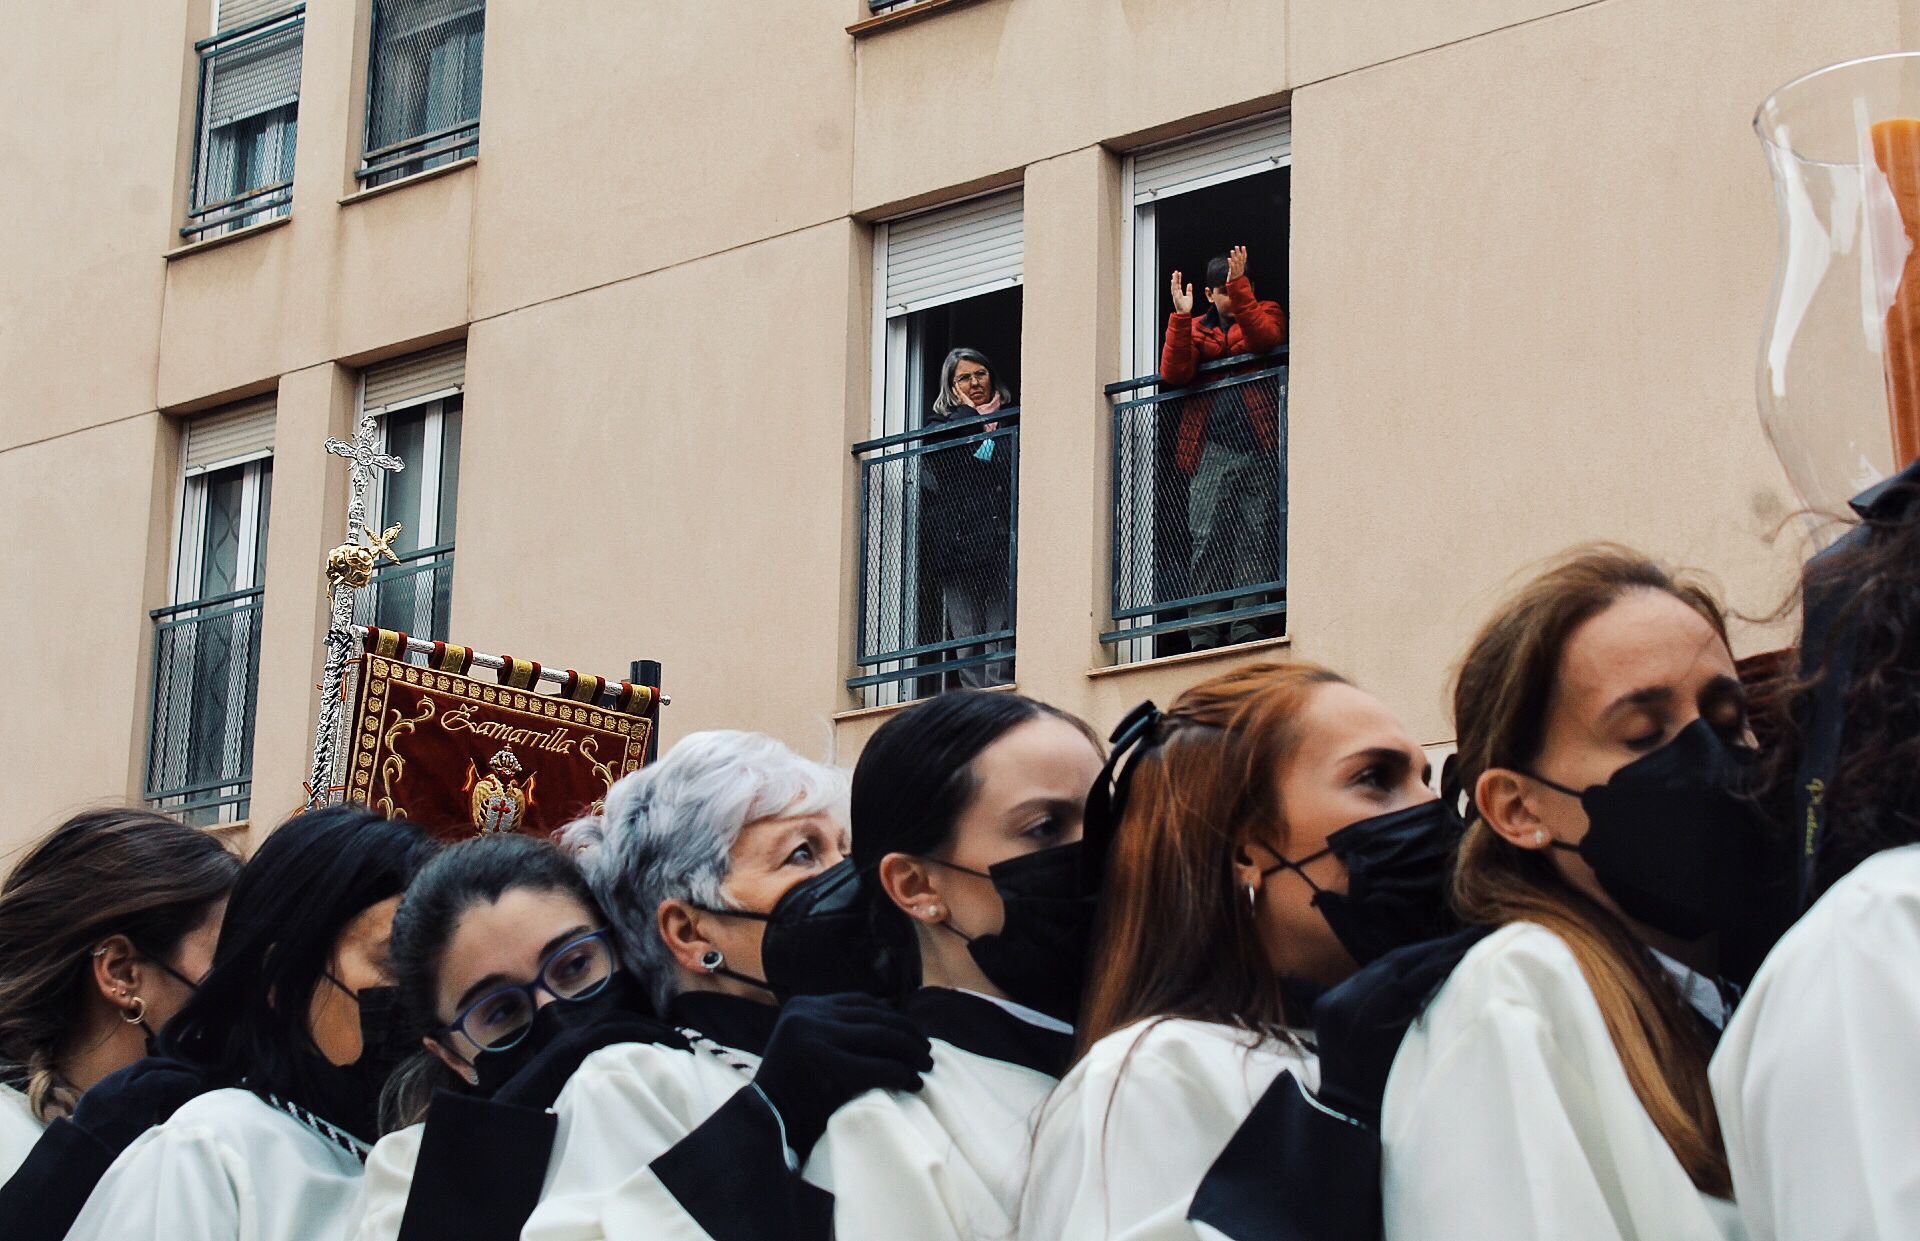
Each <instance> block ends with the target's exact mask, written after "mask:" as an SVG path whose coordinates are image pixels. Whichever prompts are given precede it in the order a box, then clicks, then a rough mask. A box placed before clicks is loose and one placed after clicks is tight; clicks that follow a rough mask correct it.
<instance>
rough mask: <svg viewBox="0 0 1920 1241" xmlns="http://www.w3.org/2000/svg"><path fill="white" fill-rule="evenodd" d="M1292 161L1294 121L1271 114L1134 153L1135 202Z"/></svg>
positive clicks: (1199, 187)
mask: <svg viewBox="0 0 1920 1241" xmlns="http://www.w3.org/2000/svg"><path fill="white" fill-rule="evenodd" d="M1292 160H1293V122H1292V120H1291V119H1290V118H1289V116H1288V115H1287V113H1285V112H1270V113H1268V114H1267V115H1265V116H1257V117H1254V118H1253V119H1252V120H1250V121H1239V122H1236V123H1235V124H1232V125H1223V126H1221V127H1220V128H1219V129H1210V130H1208V131H1207V132H1206V133H1203V134H1198V135H1196V136H1194V137H1191V138H1183V139H1181V140H1180V141H1178V142H1170V143H1168V144H1166V145H1165V146H1157V147H1150V148H1148V149H1147V150H1144V151H1141V152H1140V153H1139V154H1137V155H1135V156H1134V157H1133V203H1134V205H1135V206H1136V207H1137V206H1140V205H1141V204H1143V203H1149V202H1152V201H1153V200H1154V199H1156V198H1166V197H1168V196H1170V195H1173V194H1184V193H1186V192H1187V191H1189V190H1197V189H1202V188H1204V187H1206V186H1209V185H1219V184H1220V183H1221V182H1223V181H1235V180H1238V179H1239V178H1241V177H1251V176H1254V175H1256V174H1258V173H1262V172H1268V171H1270V170H1272V169H1275V168H1280V167H1283V166H1285V165H1286V164H1289V163H1291V162H1292Z"/></svg>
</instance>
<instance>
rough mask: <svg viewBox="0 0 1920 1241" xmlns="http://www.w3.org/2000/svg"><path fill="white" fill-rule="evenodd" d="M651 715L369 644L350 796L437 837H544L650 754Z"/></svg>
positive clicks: (356, 725) (363, 664) (362, 675)
mask: <svg viewBox="0 0 1920 1241" xmlns="http://www.w3.org/2000/svg"><path fill="white" fill-rule="evenodd" d="M652 728H653V724H652V721H650V720H648V719H646V718H644V717H641V716H634V715H627V714H624V713H622V712H619V711H615V710H612V709H610V708H607V707H601V706H595V705H591V704H588V703H581V702H570V701H568V700H566V699H563V698H555V697H552V696H550V695H547V694H540V693H535V692H534V691H532V690H524V689H512V688H509V687H507V686H504V685H499V684H495V683H491V682H486V681H476V680H474V679H473V678H472V677H465V676H460V675H458V674H456V673H451V672H437V671H435V670H433V669H431V668H421V667H416V666H415V665H413V664H409V663H404V662H401V661H398V660H392V659H387V658H385V657H383V656H380V655H366V656H363V657H362V659H361V668H360V687H359V693H358V695H357V702H356V703H355V709H354V713H353V722H352V729H353V732H352V743H351V745H350V747H349V753H348V758H347V771H348V776H347V800H348V801H352V802H358V803H359V804H361V805H363V806H368V807H370V808H372V809H374V810H377V811H379V812H381V813H382V814H386V815H391V816H394V817H398V818H408V819H412V820H414V821H415V822H417V823H419V824H420V825H421V826H422V827H424V828H426V829H427V830H428V831H430V832H432V833H433V834H434V835H435V836H438V837H440V838H441V839H443V840H464V839H466V838H468V837H471V836H479V835H485V834H487V833H490V832H520V833H523V834H525V835H529V836H545V835H547V834H548V833H549V832H551V831H553V830H554V829H555V828H557V827H560V826H562V825H564V824H566V823H567V822H568V821H569V820H572V819H575V818H578V817H579V816H580V815H582V814H584V813H586V812H587V811H588V810H589V809H590V808H594V807H595V806H596V804H597V803H599V802H600V801H601V799H603V798H604V797H606V795H607V790H608V789H609V788H611V787H612V786H613V782H614V781H615V780H618V779H619V778H620V777H621V776H624V775H626V774H627V773H628V772H630V771H635V770H637V769H638V768H639V767H640V764H641V763H642V762H643V761H644V760H645V757H646V753H647V739H648V736H649V735H650V734H651V732H652Z"/></svg>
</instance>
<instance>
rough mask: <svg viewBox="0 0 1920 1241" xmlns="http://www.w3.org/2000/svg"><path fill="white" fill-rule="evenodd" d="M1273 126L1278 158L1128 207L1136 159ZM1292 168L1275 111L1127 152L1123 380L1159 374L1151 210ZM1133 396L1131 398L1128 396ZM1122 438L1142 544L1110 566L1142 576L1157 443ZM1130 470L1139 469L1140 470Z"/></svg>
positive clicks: (1129, 652) (1130, 649) (1118, 657)
mask: <svg viewBox="0 0 1920 1241" xmlns="http://www.w3.org/2000/svg"><path fill="white" fill-rule="evenodd" d="M1273 120H1285V121H1286V123H1287V130H1288V142H1287V152H1286V154H1285V155H1284V156H1278V157H1276V156H1265V157H1257V158H1253V159H1249V160H1248V161H1247V162H1246V163H1244V164H1239V165H1236V166H1234V167H1233V168H1231V169H1229V170H1226V171H1223V172H1219V173H1215V174H1212V175H1209V176H1204V177H1199V178H1196V179H1194V180H1192V181H1188V182H1185V183H1182V184H1179V185H1176V186H1173V187H1171V188H1169V189H1166V190H1162V191H1159V192H1158V193H1156V194H1155V195H1154V197H1153V198H1152V199H1151V200H1149V201H1147V202H1135V201H1134V197H1135V195H1134V174H1135V169H1136V167H1137V165H1138V161H1139V159H1140V157H1141V156H1142V155H1145V154H1151V153H1156V152H1162V151H1166V150H1169V149H1172V148H1177V147H1195V148H1199V147H1203V146H1205V145H1206V144H1207V143H1209V142H1211V141H1213V140H1215V139H1216V138H1218V137H1220V136H1221V135H1223V134H1227V133H1231V132H1232V131H1234V130H1237V129H1241V128H1243V127H1251V126H1254V125H1258V124H1259V123H1261V122H1263V121H1273ZM1292 166H1293V143H1292V110H1291V109H1281V110H1280V111H1278V112H1273V113H1267V114H1266V115H1264V116H1261V117H1255V118H1251V119H1250V120H1239V121H1234V122H1232V123H1231V124H1228V125H1218V126H1214V127H1212V128H1210V129H1205V130H1201V131H1200V132H1198V133H1193V134H1188V135H1186V136H1185V137H1181V138H1176V139H1173V140H1172V141H1170V142H1162V143H1155V144H1154V145H1152V146H1150V147H1143V148H1142V149H1140V150H1138V151H1132V152H1129V153H1128V154H1127V157H1126V161H1125V163H1124V164H1123V165H1122V167H1121V173H1120V201H1121V203H1122V204H1123V207H1122V209H1123V210H1124V211H1125V212H1126V216H1125V218H1124V219H1123V220H1122V221H1121V253H1122V255H1123V259H1122V261H1123V262H1124V264H1125V266H1126V270H1125V273H1124V287H1125V288H1126V290H1127V297H1128V300H1129V306H1128V313H1127V315H1126V316H1125V321H1126V355H1127V357H1128V358H1129V359H1131V365H1132V368H1133V370H1132V373H1131V374H1130V375H1129V376H1128V377H1129V378H1138V377H1141V376H1146V375H1153V374H1157V373H1158V372H1159V370H1160V343H1161V339H1162V337H1163V335H1164V329H1165V327H1166V325H1165V323H1163V322H1162V321H1161V319H1160V282H1161V281H1163V280H1165V279H1167V278H1168V275H1169V273H1167V272H1163V271H1160V270H1159V248H1158V247H1159V237H1158V232H1159V230H1158V212H1159V207H1160V204H1161V203H1163V202H1168V201H1170V200H1172V199H1176V198H1180V197H1183V196H1185V195H1187V194H1192V193H1195V192H1197V191H1199V190H1205V189H1211V188H1212V187H1214V186H1216V185H1224V184H1226V183H1227V182H1229V181H1238V180H1241V179H1243V178H1246V177H1256V176H1259V175H1261V174H1262V173H1267V172H1273V171H1275V170H1277V169H1280V168H1290V167H1292ZM1191 283H1193V284H1195V285H1198V284H1200V283H1201V281H1200V280H1199V279H1194V280H1192V281H1191ZM1133 395H1138V394H1137V393H1135V394H1133ZM1129 438H1130V440H1131V441H1132V442H1129V443H1127V444H1116V445H1115V446H1114V454H1113V460H1114V462H1115V463H1116V468H1117V466H1118V463H1119V462H1121V461H1122V460H1123V459H1124V460H1137V461H1140V462H1144V463H1146V464H1147V468H1146V469H1145V470H1144V471H1141V473H1140V474H1139V475H1138V477H1139V478H1140V479H1141V485H1140V486H1138V487H1136V488H1135V489H1134V495H1133V497H1132V501H1131V502H1132V503H1133V505H1135V506H1136V508H1135V511H1136V516H1135V519H1134V522H1133V525H1132V530H1133V532H1134V535H1135V538H1134V546H1135V547H1136V548H1140V547H1141V545H1142V543H1144V545H1145V546H1144V555H1143V556H1139V557H1136V556H1133V555H1128V556H1122V557H1117V558H1116V561H1115V562H1116V563H1118V564H1120V565H1121V566H1123V567H1126V568H1129V569H1130V568H1131V567H1132V566H1134V565H1136V564H1144V565H1146V566H1147V571H1148V572H1151V571H1152V567H1153V529H1154V506H1155V504H1156V503H1157V497H1158V495H1159V488H1158V487H1156V486H1155V485H1154V483H1155V479H1154V476H1153V471H1154V470H1155V469H1158V468H1160V467H1161V465H1162V464H1163V463H1162V462H1161V461H1160V460H1159V457H1158V454H1157V453H1156V451H1155V448H1156V445H1155V444H1154V442H1153V437H1152V436H1151V435H1150V434H1148V433H1147V431H1146V428H1144V427H1143V428H1142V429H1141V434H1140V435H1138V436H1135V437H1129ZM1135 468H1136V469H1138V468H1139V467H1135ZM1118 490H1119V489H1118V488H1117V487H1115V488H1114V492H1115V498H1116V499H1117V498H1118ZM1283 519H1284V514H1283ZM1113 593H1114V584H1113V583H1111V582H1110V583H1108V598H1109V601H1111V599H1112V596H1113ZM1153 619H1154V618H1153V617H1152V616H1151V615H1149V616H1146V617H1142V618H1139V620H1138V621H1137V622H1136V623H1138V624H1140V625H1142V626H1144V625H1146V624H1149V623H1151V622H1152V621H1153ZM1128 627H1130V626H1129V625H1128V624H1127V623H1126V622H1121V623H1119V624H1117V625H1116V628H1128ZM1112 649H1113V653H1114V660H1115V662H1116V663H1121V664H1133V663H1141V662H1143V661H1145V660H1149V659H1152V658H1153V657H1154V656H1153V638H1152V637H1151V636H1149V637H1146V638H1140V639H1135V640H1131V641H1127V640H1122V641H1118V642H1114V643H1113V644H1112Z"/></svg>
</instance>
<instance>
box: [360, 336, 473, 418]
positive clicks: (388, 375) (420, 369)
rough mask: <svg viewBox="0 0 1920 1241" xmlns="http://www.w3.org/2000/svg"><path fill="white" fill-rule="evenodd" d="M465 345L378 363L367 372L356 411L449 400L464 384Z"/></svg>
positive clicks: (463, 343) (380, 410)
mask: <svg viewBox="0 0 1920 1241" xmlns="http://www.w3.org/2000/svg"><path fill="white" fill-rule="evenodd" d="M466 376H467V344H466V342H465V341H460V342H459V343H457V344H452V345H448V346H446V347H445V348H443V349H433V350H429V351H428V352H426V353H416V354H414V355H413V356H412V357H410V358H401V359H399V360H398V361H394V362H382V363H381V364H380V365H378V366H369V367H368V368H367V376H366V378H367V388H366V393H365V395H364V396H363V397H362V398H361V404H360V407H361V408H362V409H363V410H365V411H366V412H367V413H370V414H377V413H383V412H385V411H386V410H389V409H397V408H400V407H402V406H406V405H417V404H419V403H420V402H421V401H427V400H432V399H434V398H436V397H443V396H451V395H453V394H454V393H456V392H458V391H460V389H461V388H462V387H463V386H464V385H465V383H466Z"/></svg>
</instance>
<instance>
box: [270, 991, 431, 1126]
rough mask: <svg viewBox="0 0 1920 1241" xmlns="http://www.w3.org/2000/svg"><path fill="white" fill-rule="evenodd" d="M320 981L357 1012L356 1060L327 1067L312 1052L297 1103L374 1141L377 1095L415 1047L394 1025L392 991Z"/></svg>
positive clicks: (402, 1028) (395, 994) (394, 996)
mask: <svg viewBox="0 0 1920 1241" xmlns="http://www.w3.org/2000/svg"><path fill="white" fill-rule="evenodd" d="M324 977H325V981H326V982H327V983H328V984H329V985H331V986H335V987H338V988H339V989H340V990H341V991H344V992H346V993H347V994H348V995H350V996H352V997H353V999H354V1002H355V1003H356V1004H357V1005H358V1007H359V1010H360V1058H359V1059H358V1060H355V1061H354V1062H353V1063H352V1064H330V1063H328V1061H327V1059H326V1057H325V1056H322V1055H319V1054H318V1052H317V1051H316V1053H315V1055H314V1060H315V1061H316V1063H315V1064H314V1065H313V1066H311V1071H310V1072H309V1073H308V1074H307V1078H308V1084H307V1085H306V1087H305V1089H304V1091H303V1093H304V1094H305V1095H306V1096H308V1097H303V1098H300V1099H298V1100H296V1102H299V1103H301V1104H303V1105H305V1106H306V1107H308V1108H310V1109H312V1110H313V1111H314V1112H316V1113H318V1114H319V1115H320V1116H321V1117H322V1118H324V1119H326V1120H328V1121H330V1122H332V1123H333V1124H335V1125H338V1126H339V1127H340V1128H342V1129H345V1130H346V1131H347V1132H348V1133H351V1134H353V1135H354V1136H355V1137H357V1138H361V1139H362V1140H365V1141H369V1142H370V1141H372V1140H373V1139H374V1138H376V1137H378V1136H379V1126H378V1123H377V1117H378V1113H379V1103H380V1091H381V1088H382V1087H384V1086H385V1085H386V1084H387V1078H388V1076H389V1075H391V1074H392V1072H393V1070H394V1068H395V1066H397V1065H398V1064H399V1063H400V1062H401V1061H402V1060H404V1059H405V1058H406V1056H407V1053H408V1052H409V1051H410V1050H411V1049H412V1048H413V1047H417V1046H418V1044H417V1043H415V1042H414V1041H413V1040H412V1039H410V1038H408V1037H407V1035H406V1026H405V1024H404V1023H403V1022H402V1021H401V1020H400V1004H399V996H400V993H399V991H398V990H397V989H396V988H394V987H362V988H361V989H360V990H358V991H355V990H353V989H352V988H350V987H348V986H347V985H346V984H345V983H343V982H341V981H340V980H339V979H337V978H335V977H334V976H333V975H332V974H327V975H325V976H324Z"/></svg>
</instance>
